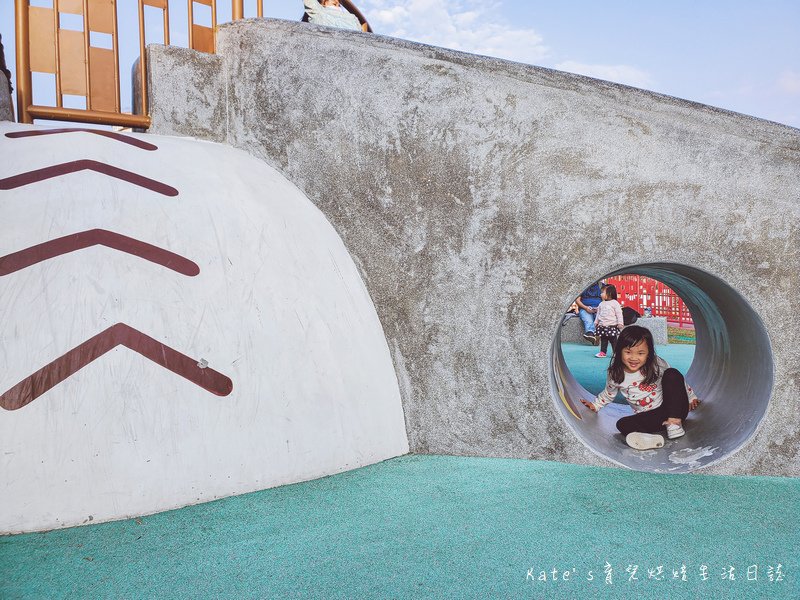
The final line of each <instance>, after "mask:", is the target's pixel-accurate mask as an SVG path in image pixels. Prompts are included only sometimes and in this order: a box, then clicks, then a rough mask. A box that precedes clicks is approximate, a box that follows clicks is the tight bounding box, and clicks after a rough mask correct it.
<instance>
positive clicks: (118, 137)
mask: <svg viewBox="0 0 800 600" xmlns="http://www.w3.org/2000/svg"><path fill="white" fill-rule="evenodd" d="M59 133H92V134H94V135H102V136H103V137H107V138H110V139H112V140H114V141H117V142H122V143H123V144H130V145H131V146H135V147H136V148H141V149H142V150H150V151H152V150H158V146H156V145H155V144H150V143H149V142H145V141H143V140H140V139H138V138H135V137H131V136H129V135H124V134H122V133H117V132H116V131H104V130H102V129H88V128H86V127H65V128H61V129H37V130H35V131H12V132H11V133H7V134H6V137H7V138H26V137H35V136H40V135H56V134H59Z"/></svg>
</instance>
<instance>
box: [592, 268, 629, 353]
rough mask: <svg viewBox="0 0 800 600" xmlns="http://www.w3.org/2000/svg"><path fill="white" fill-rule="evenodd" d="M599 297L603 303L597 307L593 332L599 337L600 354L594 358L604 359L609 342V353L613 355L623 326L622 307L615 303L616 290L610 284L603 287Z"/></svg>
mask: <svg viewBox="0 0 800 600" xmlns="http://www.w3.org/2000/svg"><path fill="white" fill-rule="evenodd" d="M600 297H601V298H602V299H603V301H602V302H600V305H599V306H598V307H597V315H596V316H595V318H594V332H595V335H598V336H599V337H600V352H598V353H597V354H595V356H596V357H597V358H605V357H606V349H607V348H608V343H609V342H611V353H612V354H613V353H614V343H615V342H616V341H617V336H618V335H619V331H620V329H622V328H623V327H624V326H625V324H624V322H623V320H622V306H621V305H620V303H619V302H617V288H616V287H614V286H613V285H610V284H609V285H606V286H603V289H602V291H601V292H600Z"/></svg>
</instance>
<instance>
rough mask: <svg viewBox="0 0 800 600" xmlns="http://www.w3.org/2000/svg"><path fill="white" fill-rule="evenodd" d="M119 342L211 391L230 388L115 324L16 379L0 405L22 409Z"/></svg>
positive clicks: (226, 381)
mask: <svg viewBox="0 0 800 600" xmlns="http://www.w3.org/2000/svg"><path fill="white" fill-rule="evenodd" d="M120 345H122V346H125V347H126V348H130V349H131V350H133V351H134V352H138V353H139V354H141V355H142V356H144V357H145V358H148V359H150V360H151V361H153V362H154V363H156V364H157V365H160V366H162V367H164V368H165V369H168V370H170V371H172V372H173V373H175V374H176V375H180V376H181V377H183V378H185V379H188V380H189V381H191V382H192V383H194V384H196V385H199V386H200V387H201V388H203V389H204V390H206V391H208V392H211V393H212V394H216V395H217V396H227V395H228V394H230V393H231V392H232V391H233V382H232V381H231V380H230V379H229V378H228V377H226V376H225V375H223V374H222V373H219V372H217V371H215V370H214V369H211V368H208V367H206V368H202V367H200V366H199V365H198V362H197V360H195V359H193V358H190V357H188V356H186V355H185V354H181V353H180V352H178V351H176V350H173V349H172V348H170V347H169V346H166V345H164V344H162V343H161V342H159V341H157V340H154V339H153V338H151V337H149V336H147V335H145V334H144V333H142V332H141V331H138V330H136V329H134V328H133V327H130V326H128V325H126V324H125V323H117V324H116V325H113V326H111V327H109V328H108V329H106V330H105V331H102V332H101V333H99V334H97V335H96V336H94V337H92V338H89V339H88V340H86V341H85V342H83V343H82V344H80V345H79V346H77V347H75V348H73V349H72V350H70V351H69V352H67V353H66V354H64V355H63V356H60V357H59V358H57V359H56V360H54V361H53V362H51V363H50V364H48V365H46V366H44V367H42V368H41V369H39V370H38V371H36V372H35V373H33V374H32V375H30V376H29V377H26V378H25V379H23V380H22V381H20V382H19V383H18V384H17V385H15V386H14V387H12V388H11V389H10V390H8V391H7V392H5V393H4V394H3V395H2V396H0V407H2V408H4V409H6V410H17V409H18V408H22V407H23V406H25V405H26V404H29V403H31V402H33V401H34V400H35V399H36V398H38V397H39V396H41V395H42V394H44V393H46V392H48V391H49V390H50V389H52V388H53V387H55V386H56V385H58V384H59V383H61V382H62V381H64V380H65V379H67V378H69V377H71V376H72V375H74V374H75V373H77V372H78V371H79V370H81V369H82V368H83V367H85V366H86V365H88V364H90V363H91V362H93V361H95V360H97V359H98V358H100V357H101V356H103V355H104V354H106V353H107V352H109V351H111V350H113V349H114V348H116V347H117V346H120Z"/></svg>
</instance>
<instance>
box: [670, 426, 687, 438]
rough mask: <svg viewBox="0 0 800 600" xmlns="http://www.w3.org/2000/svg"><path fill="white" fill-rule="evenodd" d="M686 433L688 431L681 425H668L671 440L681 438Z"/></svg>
mask: <svg viewBox="0 0 800 600" xmlns="http://www.w3.org/2000/svg"><path fill="white" fill-rule="evenodd" d="M685 434H686V431H685V430H684V429H683V427H682V426H680V425H667V437H668V438H669V439H671V440H674V439H676V438H679V437H681V436H683V435H685Z"/></svg>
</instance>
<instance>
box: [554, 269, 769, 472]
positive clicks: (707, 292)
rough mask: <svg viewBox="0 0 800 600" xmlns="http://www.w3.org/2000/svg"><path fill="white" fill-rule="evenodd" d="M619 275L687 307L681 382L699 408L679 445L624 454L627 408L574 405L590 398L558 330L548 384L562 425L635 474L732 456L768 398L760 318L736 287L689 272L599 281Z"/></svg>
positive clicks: (701, 464) (688, 468) (691, 466)
mask: <svg viewBox="0 0 800 600" xmlns="http://www.w3.org/2000/svg"><path fill="white" fill-rule="evenodd" d="M622 274H629V275H643V276H646V277H652V278H654V279H657V280H659V281H662V282H663V283H665V284H666V285H668V286H669V287H670V288H672V289H673V290H674V291H675V292H676V293H677V294H678V295H679V296H680V297H681V298H682V299H683V301H684V302H685V303H686V306H687V307H688V308H689V311H690V312H691V314H692V318H693V320H694V325H695V332H696V336H697V346H696V349H695V355H694V360H693V362H692V366H691V367H690V369H689V371H688V373H685V375H686V380H687V381H688V382H689V384H690V385H692V386H693V387H694V389H695V391H696V393H697V395H698V396H699V397H700V398H702V400H703V403H702V405H701V407H700V408H699V409H698V410H697V411H695V412H692V413H690V414H689V418H688V420H687V426H686V431H687V434H686V435H685V436H684V437H683V438H680V439H678V440H674V441H668V442H667V445H666V447H665V448H663V449H659V450H648V451H644V452H642V451H636V450H632V449H631V448H628V447H627V446H626V445H625V443H624V441H623V438H622V436H621V435H620V434H619V433H618V432H617V429H616V426H615V423H616V421H617V419H619V418H620V417H622V416H625V415H627V414H630V408H629V407H628V406H627V405H622V404H612V405H610V406H607V407H606V408H604V409H603V410H602V411H600V412H599V413H598V414H596V415H595V414H593V413H591V412H590V411H589V410H588V409H586V408H585V407H583V406H582V405H581V404H580V398H591V397H592V395H591V394H590V393H589V392H588V391H587V390H585V389H584V388H583V387H582V386H581V385H580V384H579V383H578V382H577V381H576V380H575V378H574V377H573V376H572V374H571V373H570V371H569V368H568V366H567V364H566V362H565V360H564V355H563V353H562V351H561V339H560V325H558V326H557V330H556V334H555V336H554V338H553V344H552V348H551V358H552V360H551V361H550V365H551V373H550V381H551V386H552V389H553V394H554V399H555V403H556V406H557V407H558V409H559V410H560V412H561V414H562V415H563V417H564V419H565V420H566V421H567V423H568V424H569V426H570V427H571V428H572V430H573V431H574V432H575V435H576V436H577V437H578V438H579V439H580V440H581V441H582V442H583V443H584V444H586V446H588V447H589V448H590V449H591V450H592V451H593V452H595V453H596V454H599V455H600V456H603V457H604V458H607V459H609V460H611V461H612V462H614V463H616V464H619V465H623V466H626V467H629V468H631V469H636V470H642V471H654V472H687V471H693V470H696V469H699V468H702V467H705V466H708V465H710V464H713V463H715V462H718V461H720V460H722V459H724V458H725V457H726V456H728V455H730V454H731V453H733V452H736V451H737V450H738V449H739V448H741V447H742V446H743V445H744V444H745V443H746V442H747V440H748V439H750V437H751V436H752V435H753V434H754V433H755V431H756V429H757V427H758V425H759V423H760V422H761V419H762V418H763V417H764V414H765V413H766V409H767V403H768V402H769V399H770V395H771V391H772V384H773V373H774V368H773V360H772V349H771V346H770V342H769V338H768V336H767V332H766V329H765V328H764V325H763V323H762V321H761V318H760V317H759V316H758V314H757V313H756V312H755V310H753V308H752V307H751V306H750V304H749V303H748V302H747V301H746V300H745V299H744V298H743V297H742V296H741V295H740V294H739V293H738V292H737V291H736V290H735V289H734V288H732V287H731V286H730V285H728V284H726V283H725V282H724V281H722V280H721V279H720V278H718V277H716V276H714V275H712V274H710V273H707V272H705V271H701V270H699V269H696V268H694V267H689V266H686V265H680V264H670V263H651V264H640V265H633V266H630V267H625V268H624V269H620V270H618V271H614V272H613V273H608V274H606V275H605V276H604V277H601V279H602V278H605V277H612V276H615V275H622Z"/></svg>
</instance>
